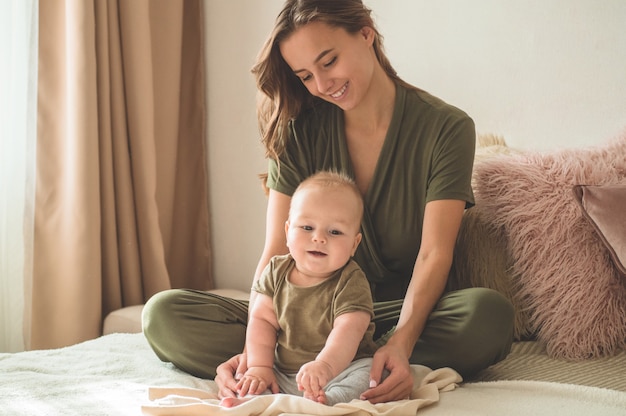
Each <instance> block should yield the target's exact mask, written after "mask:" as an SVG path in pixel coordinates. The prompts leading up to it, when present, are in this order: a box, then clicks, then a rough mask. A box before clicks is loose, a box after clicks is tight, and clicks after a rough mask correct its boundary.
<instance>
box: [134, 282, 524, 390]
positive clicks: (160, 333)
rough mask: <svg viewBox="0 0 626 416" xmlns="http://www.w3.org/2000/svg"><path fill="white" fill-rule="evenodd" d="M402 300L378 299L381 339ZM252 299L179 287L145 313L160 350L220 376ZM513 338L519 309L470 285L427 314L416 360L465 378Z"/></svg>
mask: <svg viewBox="0 0 626 416" xmlns="http://www.w3.org/2000/svg"><path fill="white" fill-rule="evenodd" d="M401 307H402V300H397V301H387V302H375V303H374V315H375V316H374V319H373V321H374V322H375V323H376V329H377V330H376V333H377V335H378V339H377V343H378V344H379V345H383V344H384V343H385V342H386V340H387V339H388V338H389V337H390V336H391V334H392V333H393V330H394V325H395V324H396V322H397V321H398V317H399V316H400V308H401ZM247 320H248V302H246V301H239V300H234V299H230V298H225V297H222V296H218V295H214V294H212V293H207V292H202V291H195V290H186V289H172V290H167V291H164V292H160V293H157V294H156V295H154V296H153V297H152V298H150V300H149V301H148V302H147V303H146V306H145V307H144V310H143V316H142V321H143V331H144V334H145V336H146V338H147V339H148V342H149V344H150V346H151V347H152V349H153V350H154V352H155V353H156V355H157V356H158V357H159V358H160V359H161V360H162V361H166V362H171V363H173V364H174V365H175V366H176V367H178V368H180V369H181V370H183V371H185V372H187V373H189V374H192V375H194V376H197V377H202V378H211V379H212V378H214V377H215V369H216V367H217V366H218V365H220V364H221V363H223V362H224V361H226V360H228V359H229V358H231V357H232V356H234V355H235V354H238V353H240V352H241V351H243V347H244V342H245V335H246V323H247ZM512 341H513V306H512V305H511V303H510V302H509V301H508V300H507V299H506V298H505V297H504V296H502V295H501V294H500V293H498V292H496V291H494V290H491V289H485V288H470V289H462V290H458V291H453V292H448V293H445V294H444V295H443V296H442V298H441V299H440V300H439V302H438V303H437V305H436V306H435V308H434V310H433V312H432V313H431V314H430V316H429V318H428V322H427V323H426V327H425V328H424V331H423V332H422V335H421V337H420V339H419V341H418V342H417V344H416V345H415V349H414V350H413V354H412V355H411V357H410V362H411V364H421V365H425V366H427V367H429V368H432V369H436V368H441V367H451V368H453V369H455V370H456V371H457V372H459V373H460V374H461V375H462V376H463V377H464V378H465V379H467V378H469V377H471V376H472V375H473V374H475V373H477V372H478V371H480V370H482V369H484V368H487V367H488V366H490V365H492V364H495V363H496V362H498V361H500V360H502V359H503V358H504V357H506V355H507V354H508V353H509V350H510V348H511V343H512Z"/></svg>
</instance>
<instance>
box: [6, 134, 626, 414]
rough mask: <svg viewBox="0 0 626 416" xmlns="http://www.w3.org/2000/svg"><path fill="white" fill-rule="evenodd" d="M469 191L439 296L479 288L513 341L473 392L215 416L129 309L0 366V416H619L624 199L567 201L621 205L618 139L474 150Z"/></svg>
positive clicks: (624, 321) (264, 405)
mask: <svg viewBox="0 0 626 416" xmlns="http://www.w3.org/2000/svg"><path fill="white" fill-rule="evenodd" d="M492 139H493V138H492ZM473 179H474V190H475V194H476V200H477V205H476V207H474V208H473V209H471V210H469V211H468V213H470V214H471V215H469V214H468V215H469V216H468V217H467V219H466V221H464V226H463V227H462V229H461V232H460V236H459V242H458V246H457V253H458V254H460V256H458V258H455V262H454V265H453V274H452V277H451V279H450V289H455V288H462V287H467V286H485V287H491V288H493V289H495V290H498V291H500V292H501V293H503V294H504V295H505V296H508V297H509V299H510V300H511V302H512V303H513V304H514V305H515V309H516V321H515V338H516V342H514V344H513V347H512V350H511V353H510V354H509V356H508V357H507V358H506V359H505V360H503V361H502V362H500V363H498V364H495V365H493V366H492V367H490V368H487V369H485V370H484V371H482V372H481V373H480V374H478V375H477V376H476V377H475V378H474V379H472V380H461V379H460V377H459V376H458V374H457V373H456V372H455V371H454V370H452V369H449V368H443V369H429V368H426V367H422V366H412V370H413V376H414V379H415V383H414V385H415V388H414V390H413V392H412V395H411V398H410V399H408V400H404V401H399V402H392V403H386V404H380V405H375V406H374V405H370V404H369V403H367V402H362V401H353V402H351V403H348V404H341V405H336V406H333V407H326V406H321V405H317V404H315V403H313V402H311V401H307V400H305V399H302V398H298V397H293V396H286V395H271V396H260V397H258V398H255V399H253V400H251V401H250V402H248V403H246V404H245V405H243V406H241V407H236V408H233V409H224V408H220V407H219V404H218V400H217V396H216V387H215V383H214V382H213V381H211V380H203V379H199V378H196V377H193V376H190V375H188V374H186V373H184V372H182V371H180V370H178V369H176V368H175V367H174V366H172V365H171V364H169V363H163V362H161V361H160V360H159V359H158V358H157V357H156V355H155V354H154V353H153V351H152V350H151V349H150V347H149V346H148V344H147V341H146V339H145V338H144V336H143V334H142V333H141V331H140V328H141V323H140V316H141V307H142V306H141V305H137V306H133V307H128V308H124V309H122V310H120V311H115V312H114V313H112V314H111V315H109V316H108V317H107V319H106V320H105V322H104V335H103V336H101V337H99V338H97V339H94V340H90V341H86V342H83V343H80V344H77V345H73V346H69V347H66V348H61V349H54V350H40V351H26V352H21V353H14V354H0V414H1V415H74V414H76V415H142V414H143V415H196V414H198V415H199V414H202V415H222V414H223V415H237V416H239V415H282V414H285V415H296V414H309V415H311V414H314V415H317V414H320V415H363V416H365V415H383V414H384V415H411V414H416V413H417V414H420V415H425V416H443V415H459V416H465V415H467V416H470V415H513V416H515V415H525V416H526V415H550V416H554V415H557V416H558V415H564V416H565V415H566V416H576V415H585V416H587V415H603V416H626V273H624V270H626V269H624V264H626V262H625V261H624V260H626V259H625V258H624V255H625V253H624V248H625V247H626V242H624V238H626V228H621V229H620V228H619V227H626V218H625V212H626V211H625V210H624V209H623V207H624V206H626V200H624V199H623V200H621V202H618V203H617V204H615V203H613V204H612V205H609V206H608V208H610V209H608V210H604V211H601V212H603V216H602V217H600V218H599V217H597V216H595V214H594V213H597V210H595V209H594V208H597V207H594V203H595V202H594V203H592V201H591V200H589V201H587V200H584V198H583V199H581V195H580V193H574V192H572V189H573V188H574V187H577V186H585V187H597V189H596V188H593V191H594V192H595V191H597V190H603V189H605V187H610V188H611V189H613V190H614V189H615V187H616V186H617V187H618V188H619V189H620V195H621V197H622V198H624V197H625V196H626V132H625V134H624V135H622V136H621V137H618V138H617V139H616V140H613V141H610V142H608V143H607V144H604V145H600V146H597V147H594V148H589V149H578V150H573V149H564V150H561V151H556V152H552V153H550V154H536V153H528V152H525V153H524V154H518V152H514V151H511V149H507V148H506V146H505V145H504V143H503V141H502V140H491V141H489V140H483V141H482V145H481V148H480V151H479V152H477V163H476V165H475V172H474V178H473ZM588 190H592V188H589V189H588ZM604 208H607V207H604ZM607 221H608V222H607ZM607 224H608V228H607V227H606V225H607ZM616 230H617V232H615V231H616ZM459 259H463V260H462V261H461V260H459ZM472 259H474V260H475V261H474V262H469V263H468V262H467V261H468V260H472ZM468 276H470V277H468ZM473 276H488V279H487V280H480V281H476V280H472V277H473ZM218 293H220V294H222V295H226V296H232V297H242V296H243V297H245V296H247V294H246V293H243V292H237V291H224V290H221V291H218Z"/></svg>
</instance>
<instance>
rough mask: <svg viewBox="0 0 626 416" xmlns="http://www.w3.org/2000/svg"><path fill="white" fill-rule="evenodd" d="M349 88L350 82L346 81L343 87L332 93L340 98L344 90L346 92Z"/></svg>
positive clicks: (332, 95) (334, 96)
mask: <svg viewBox="0 0 626 416" xmlns="http://www.w3.org/2000/svg"><path fill="white" fill-rule="evenodd" d="M347 88H348V83H347V82H346V83H345V84H344V85H343V87H341V89H339V91H337V92H336V93H333V94H330V96H331V97H333V98H339V97H341V96H342V95H343V93H344V92H346V89H347Z"/></svg>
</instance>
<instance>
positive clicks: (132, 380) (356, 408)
mask: <svg viewBox="0 0 626 416" xmlns="http://www.w3.org/2000/svg"><path fill="white" fill-rule="evenodd" d="M413 370H414V373H415V374H414V375H415V378H416V379H417V380H418V381H420V382H421V383H422V384H423V386H422V387H421V388H419V385H418V386H417V387H416V389H415V390H414V392H413V400H406V401H402V402H396V403H390V404H384V405H377V406H372V405H370V404H368V403H366V402H359V401H356V402H353V403H351V404H343V405H341V406H337V407H334V408H330V407H324V406H320V405H317V404H315V403H313V402H310V401H308V400H305V399H301V398H296V397H293V396H284V395H277V396H268V397H259V398H255V399H254V400H253V401H252V402H251V404H247V405H243V406H242V407H240V408H235V409H222V408H220V407H219V406H217V405H216V404H217V398H216V395H215V383H214V382H212V381H209V380H202V379H199V378H196V377H192V376H190V375H188V374H186V373H184V372H182V371H180V370H178V369H176V368H175V367H174V366H172V365H171V364H167V363H163V362H161V361H159V360H158V358H157V357H156V356H155V355H154V353H153V352H152V350H151V349H150V348H149V346H148V344H147V342H146V340H145V338H144V337H143V335H141V334H112V335H107V336H104V337H101V338H98V339H95V340H92V341H87V342H84V343H81V344H78V345H74V346H71V347H67V348H62V349H56V350H41V351H29V352H23V353H18V354H0V415H11V416H14V415H142V414H148V415H164V414H180V415H183V414H184V415H187V414H189V415H191V414H200V413H198V411H201V412H202V414H206V415H212V414H225V415H237V416H239V415H244V414H246V415H248V414H263V415H268V414H288V415H289V414H328V415H346V414H349V415H372V414H386V415H411V414H415V413H416V412H417V413H418V414H419V415H425V416H440V415H502V414H506V415H517V414H519V415H528V414H532V415H567V416H574V415H607V416H626V393H624V392H617V391H613V390H608V389H600V388H593V387H582V386H573V385H566V384H557V383H540V382H531V381H518V382H514V381H508V382H501V381H498V382H488V383H474V384H465V385H462V386H461V387H459V388H456V389H455V386H456V383H457V381H458V379H457V378H456V377H457V375H456V373H454V372H453V371H451V370H449V369H440V370H437V371H434V372H433V371H430V370H429V369H427V368H426V367H421V366H413ZM445 390H452V391H448V392H445V393H441V394H440V392H441V391H445ZM198 396H199V397H198ZM246 406H247V407H246ZM320 409H322V410H320ZM342 412H343V413H342Z"/></svg>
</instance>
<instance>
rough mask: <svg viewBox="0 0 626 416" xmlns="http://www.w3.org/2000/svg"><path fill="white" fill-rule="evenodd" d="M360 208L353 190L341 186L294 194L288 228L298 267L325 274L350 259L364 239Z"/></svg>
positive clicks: (310, 189) (311, 274) (290, 246)
mask: <svg viewBox="0 0 626 416" xmlns="http://www.w3.org/2000/svg"><path fill="white" fill-rule="evenodd" d="M359 209H360V205H359V204H358V202H357V201H356V200H355V196H354V194H352V193H351V192H348V191H345V190H341V189H337V190H335V189H332V190H329V189H321V190H320V189H317V188H314V187H311V188H305V189H302V190H301V191H299V192H298V193H297V194H296V195H294V197H293V199H292V201H291V211H290V216H289V221H287V224H286V231H287V246H288V247H289V252H290V253H291V255H292V256H293V258H294V259H295V261H296V265H297V269H298V271H300V272H302V273H304V274H306V275H309V276H311V277H316V278H325V277H328V276H330V275H331V274H332V273H333V272H334V271H335V270H337V269H339V268H341V267H343V266H344V265H345V264H346V263H347V262H348V260H349V259H350V257H351V256H352V255H354V252H355V251H356V248H357V246H358V245H359V242H360V241H361V234H360V232H359V228H360V216H361V215H360V211H359Z"/></svg>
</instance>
